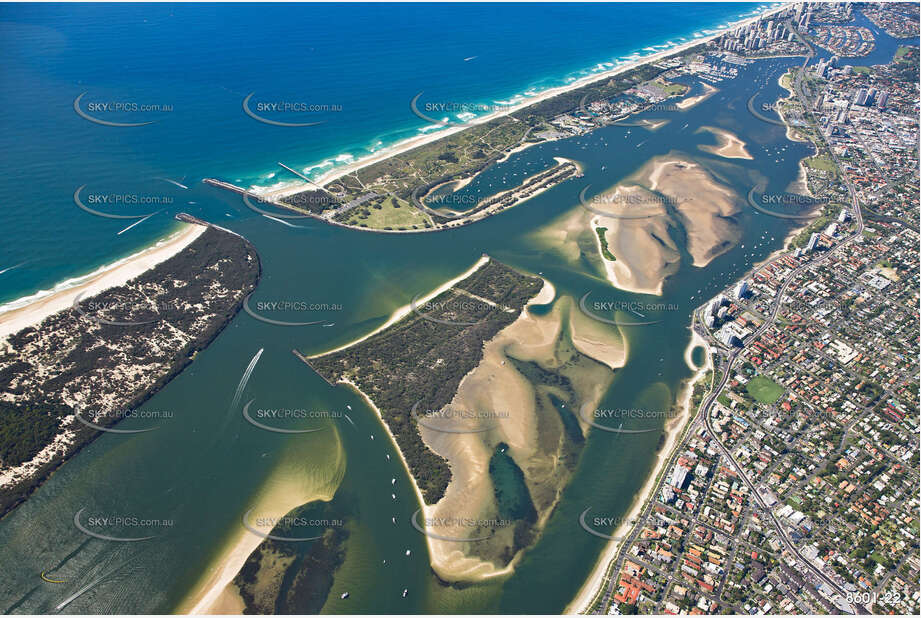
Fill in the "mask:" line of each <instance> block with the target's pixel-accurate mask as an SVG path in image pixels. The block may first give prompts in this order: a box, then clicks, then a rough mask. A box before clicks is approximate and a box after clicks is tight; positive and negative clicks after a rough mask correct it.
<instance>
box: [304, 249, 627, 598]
mask: <svg viewBox="0 0 921 618" xmlns="http://www.w3.org/2000/svg"><path fill="white" fill-rule="evenodd" d="M440 290H441V291H440V293H436V294H435V295H434V296H432V297H431V298H426V299H424V300H423V301H421V302H419V303H418V304H416V305H415V311H412V310H410V311H409V312H408V313H406V314H405V315H404V317H403V319H400V320H396V321H393V320H392V321H391V322H390V323H389V325H388V326H387V327H386V328H382V329H381V330H379V331H377V332H375V333H373V334H371V335H370V336H367V337H365V338H363V339H360V340H358V341H357V342H354V343H352V344H350V345H347V346H345V347H343V348H340V349H338V350H334V351H332V352H329V353H326V354H320V355H317V356H313V357H309V358H306V357H303V356H301V358H302V359H303V360H304V361H305V362H306V363H307V364H308V365H310V366H311V367H312V368H313V369H314V370H315V371H316V372H317V373H319V374H320V375H321V376H323V377H324V378H325V379H326V380H327V381H328V382H330V383H337V382H338V383H347V384H349V385H351V386H353V387H354V388H356V389H357V390H359V392H361V393H362V394H363V395H365V396H366V398H367V399H368V401H369V403H370V404H371V405H372V407H374V408H375V409H376V410H377V412H378V414H380V416H381V418H382V420H383V422H384V425H385V426H386V427H387V429H388V431H389V433H390V435H391V436H392V437H393V439H394V441H395V442H396V444H397V446H398V450H399V451H400V453H401V455H402V456H403V459H404V462H405V464H406V466H407V468H408V469H409V472H410V476H411V477H412V479H413V481H414V483H415V485H416V487H417V490H418V492H419V499H420V502H421V503H422V505H423V508H422V509H421V512H419V513H417V514H416V521H415V522H414V525H415V527H416V528H417V529H419V530H420V531H422V532H424V533H425V534H426V537H427V539H426V540H427V543H428V546H429V550H430V554H431V557H432V567H433V569H434V570H435V572H436V573H437V574H438V576H439V577H441V578H442V579H444V580H449V581H459V580H464V581H476V580H479V579H482V578H485V577H491V576H495V575H498V574H501V573H505V572H508V571H510V570H511V569H512V568H513V567H514V564H515V562H516V561H517V560H518V559H519V558H520V556H521V555H523V551H522V550H524V549H526V548H527V547H529V546H530V545H532V544H533V542H534V541H535V540H536V539H537V537H538V535H539V533H540V531H541V529H542V527H543V525H544V524H545V523H546V521H547V519H548V518H549V516H550V513H551V512H552V510H553V507H554V506H555V505H556V503H557V501H558V500H559V496H560V495H561V493H562V490H563V488H564V487H565V484H566V483H567V482H568V480H569V478H570V476H571V473H572V470H573V469H574V468H575V465H576V463H577V461H578V456H579V454H580V452H581V448H582V446H583V445H584V441H585V437H586V434H587V432H588V428H589V426H588V423H587V422H585V418H583V417H582V416H581V412H580V411H584V410H585V409H589V410H591V409H594V407H595V406H597V404H598V401H600V398H601V397H602V396H603V394H604V392H605V390H606V388H607V386H608V385H610V383H611V380H612V378H613V370H614V369H615V368H618V367H621V366H623V364H624V362H625V359H626V343H625V340H624V338H623V336H622V334H621V333H620V331H619V330H618V329H616V328H612V327H610V326H608V325H606V324H601V323H599V322H595V321H593V320H591V319H590V318H588V317H586V316H585V315H584V314H582V313H581V312H579V311H578V310H577V309H575V303H574V302H573V299H572V298H570V297H568V296H564V297H561V298H559V299H556V301H555V302H553V305H552V307H551V308H550V310H549V311H546V312H544V311H541V312H539V314H536V313H532V312H531V311H529V310H528V307H529V306H530V305H535V304H543V305H546V304H548V303H550V302H551V301H554V295H555V292H554V290H553V286H552V285H550V284H549V283H548V282H545V281H543V280H542V279H540V278H539V277H534V276H531V275H526V274H522V273H519V272H517V271H515V270H514V269H512V268H510V267H508V266H506V265H504V264H501V263H499V262H497V261H495V260H491V259H489V258H488V257H486V256H484V257H483V258H482V259H481V260H480V261H479V262H478V264H477V265H476V266H474V268H473V269H471V271H468V273H466V274H465V275H464V276H462V277H460V278H459V279H457V280H455V281H454V282H453V283H451V284H450V286H448V287H447V288H445V287H442V288H440ZM436 292H438V291H436ZM396 315H399V314H396Z"/></svg>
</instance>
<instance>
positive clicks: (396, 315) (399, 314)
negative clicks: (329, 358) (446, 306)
mask: <svg viewBox="0 0 921 618" xmlns="http://www.w3.org/2000/svg"><path fill="white" fill-rule="evenodd" d="M490 259H491V258H490V257H489V256H488V255H486V254H485V253H484V254H483V255H481V256H480V259H478V260H477V261H476V263H474V265H473V266H471V267H470V268H468V269H467V270H465V271H464V272H462V273H461V274H459V275H458V276H456V277H454V278H453V279H449V280H448V281H445V282H444V283H442V284H441V285H440V286H438V287H437V288H435V289H434V290H432V291H431V292H429V293H427V294H425V295H424V296H419V297H418V298H417V299H416V300H415V303H416V305H422V304H425V303H427V302H428V301H430V300H432V299H433V298H435V297H436V296H438V295H439V294H441V293H443V292H446V291H448V290H449V289H450V288H452V287H454V286H455V285H456V284H457V283H459V282H461V281H463V280H464V279H466V278H467V277H469V276H470V275H472V274H473V273H475V272H476V271H478V270H479V269H480V268H482V267H483V266H484V265H485V264H486V263H487V262H489V260H490ZM412 310H413V302H412V301H410V302H409V303H407V304H405V305H403V306H402V307H399V308H398V309H396V310H395V311H394V312H393V313H391V314H390V317H389V318H387V321H386V322H384V323H383V324H381V325H380V326H378V327H377V328H375V329H374V330H372V331H371V332H370V333H368V334H366V335H362V336H361V337H359V338H358V339H355V340H353V341H350V342H348V343H346V344H343V345H341V346H339V347H337V348H333V349H331V350H326V351H324V352H318V353H317V354H311V355H309V356H307V355H304V358H306V359H307V360H310V359H311V358H317V357H318V356H326V355H327V354H332V353H334V352H341V351H342V350H345V349H346V348H350V347H352V346H353V345H356V344H358V343H361V342H362V341H364V340H365V339H370V338H371V337H373V336H374V335H376V334H377V333H379V332H381V331H383V330H386V329H387V328H389V327H391V326H393V325H394V324H396V323H397V322H399V321H400V320H402V319H403V318H404V317H406V316H407V315H409V313H410V312H411V311H412Z"/></svg>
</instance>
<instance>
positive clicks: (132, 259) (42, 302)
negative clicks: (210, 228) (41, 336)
mask: <svg viewBox="0 0 921 618" xmlns="http://www.w3.org/2000/svg"><path fill="white" fill-rule="evenodd" d="M205 229H207V228H206V227H205V226H203V225H197V224H192V223H184V224H183V225H182V229H180V230H179V231H178V232H175V233H174V234H172V235H170V236H168V237H167V238H164V239H163V240H160V241H159V242H157V243H156V244H154V245H151V246H150V247H147V248H146V249H143V250H142V251H139V252H137V253H135V254H134V255H130V256H128V257H126V258H123V259H121V260H118V261H117V262H113V263H112V264H108V265H106V266H103V267H102V268H99V269H98V270H96V271H94V272H92V273H90V274H88V275H85V276H83V277H79V278H77V279H73V280H70V281H68V282H64V284H62V285H61V286H59V287H60V289H57V290H56V291H52V293H50V294H45V293H43V292H38V293H36V294H33V295H32V296H26V297H24V298H20V299H19V300H15V301H13V302H11V303H7V304H6V305H3V306H0V339H5V338H6V337H8V336H9V335H11V334H13V333H17V332H19V331H20V330H22V329H23V328H26V327H27V326H35V325H37V324H39V323H40V322H41V321H42V320H44V319H45V318H47V317H48V316H50V315H53V314H55V313H57V312H59V311H64V310H65V309H69V308H70V307H71V306H73V303H74V299H75V298H77V296H79V295H80V294H83V295H84V296H86V297H90V296H94V295H95V294H99V293H100V292H102V291H104V290H107V289H109V288H112V287H116V286H120V285H124V284H125V283H127V282H128V281H130V280H132V279H134V278H135V277H137V276H139V275H141V274H143V273H144V272H146V271H148V270H150V269H151V268H153V267H154V266H156V265H157V264H159V263H160V262H164V261H166V260H168V259H169V258H171V257H173V256H174V255H176V254H177V253H179V252H180V251H182V250H183V249H185V248H186V247H187V246H189V245H190V244H191V243H192V241H194V240H195V239H196V238H198V237H199V236H200V235H201V234H202V233H204V231H205Z"/></svg>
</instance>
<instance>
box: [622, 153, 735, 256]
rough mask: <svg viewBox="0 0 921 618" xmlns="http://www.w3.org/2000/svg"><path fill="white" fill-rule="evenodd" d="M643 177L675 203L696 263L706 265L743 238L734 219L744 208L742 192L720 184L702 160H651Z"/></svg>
mask: <svg viewBox="0 0 921 618" xmlns="http://www.w3.org/2000/svg"><path fill="white" fill-rule="evenodd" d="M639 178H640V182H641V184H643V185H645V186H646V187H648V188H649V189H650V190H652V191H655V192H657V193H659V194H661V195H664V196H666V197H668V198H669V201H670V204H673V205H674V208H675V210H676V211H677V214H678V217H679V219H680V220H681V224H682V225H683V226H684V229H685V233H686V235H687V241H688V253H690V254H691V257H692V258H693V259H694V266H698V267H704V266H706V265H707V264H709V263H710V261H711V260H713V258H715V257H717V256H719V255H722V254H723V253H725V252H727V251H729V250H730V249H731V248H732V247H733V246H734V245H735V244H736V243H737V242H738V241H739V239H740V238H741V237H742V229H741V227H740V225H739V223H738V221H736V219H735V218H734V217H735V215H737V214H738V213H739V212H740V211H741V206H740V203H741V202H740V199H739V196H738V194H737V193H736V192H735V191H733V190H732V189H730V188H729V187H727V186H725V185H723V184H720V183H718V182H717V181H716V179H714V178H713V176H712V175H711V174H710V173H709V172H708V171H707V170H705V169H704V168H703V167H702V166H701V165H700V164H699V163H695V162H693V161H691V160H690V159H687V158H684V157H682V156H681V155H672V154H669V155H666V156H664V157H657V158H655V159H653V160H652V161H650V162H649V163H647V164H646V165H645V166H644V167H643V169H642V170H640V173H639Z"/></svg>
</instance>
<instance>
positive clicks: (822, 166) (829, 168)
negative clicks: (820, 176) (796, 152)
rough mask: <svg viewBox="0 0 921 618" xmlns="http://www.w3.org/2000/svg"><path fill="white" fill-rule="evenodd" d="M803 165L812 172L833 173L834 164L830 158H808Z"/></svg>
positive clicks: (820, 156) (822, 156)
mask: <svg viewBox="0 0 921 618" xmlns="http://www.w3.org/2000/svg"><path fill="white" fill-rule="evenodd" d="M805 163H806V165H808V166H809V167H811V168H812V169H814V170H824V171H826V172H834V171H835V162H834V161H832V160H831V157H828V156H826V155H819V156H817V157H809V158H808V159H806V161H805Z"/></svg>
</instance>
